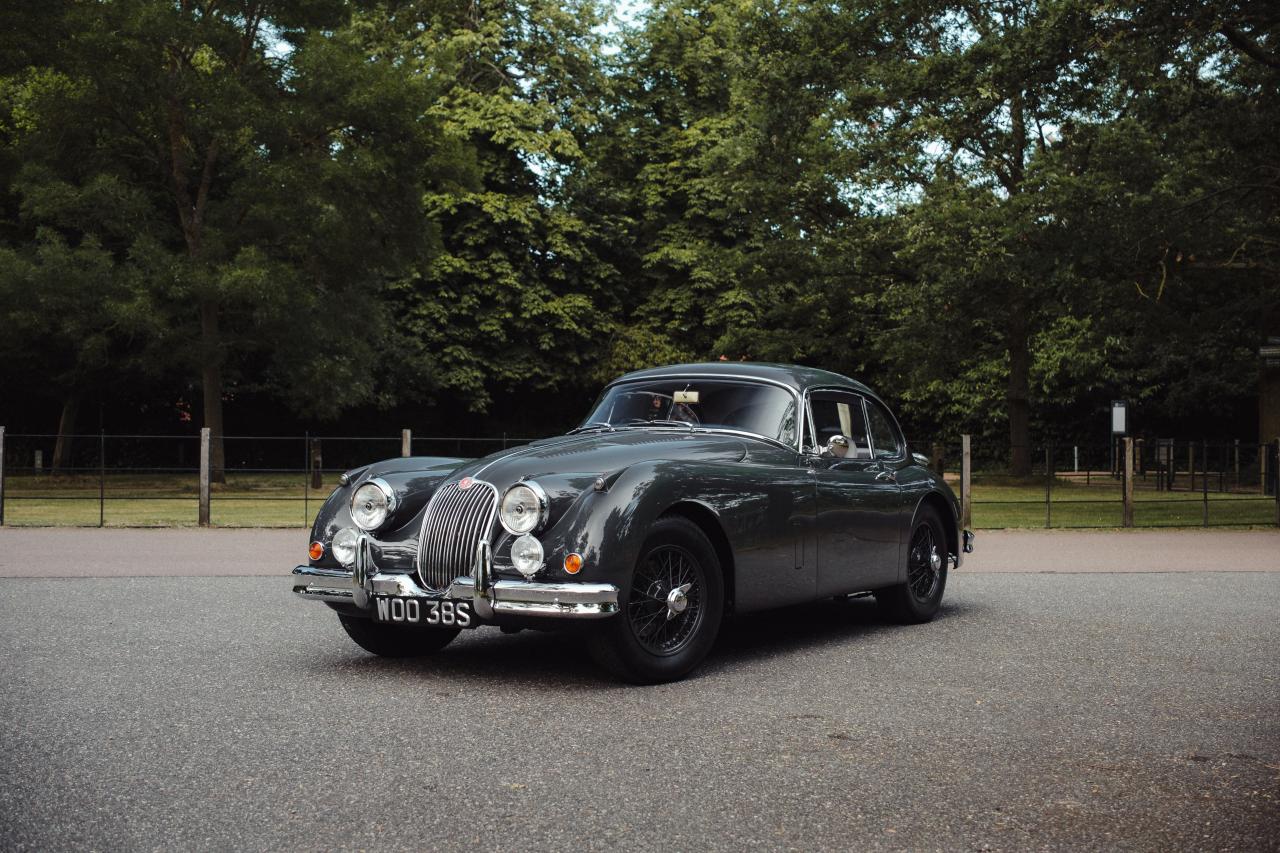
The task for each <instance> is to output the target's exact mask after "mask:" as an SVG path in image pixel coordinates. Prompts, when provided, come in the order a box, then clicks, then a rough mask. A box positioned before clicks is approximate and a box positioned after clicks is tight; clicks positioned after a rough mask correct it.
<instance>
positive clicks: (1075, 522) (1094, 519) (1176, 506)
mask: <svg viewBox="0 0 1280 853" xmlns="http://www.w3.org/2000/svg"><path fill="white" fill-rule="evenodd" d="M336 482H337V475H336V474H332V473H331V474H326V475H325V478H324V484H323V485H322V487H321V488H320V489H318V490H316V489H311V488H309V487H305V486H304V483H303V477H302V475H301V474H300V473H296V474H274V473H268V474H255V473H249V474H237V473H229V474H228V475H227V482H226V483H225V484H215V485H214V487H213V495H212V504H211V507H210V510H211V516H212V521H213V524H214V526H216V527H307V526H309V525H310V524H311V519H312V518H313V517H314V516H315V513H316V511H317V510H318V509H319V508H320V504H321V503H323V501H324V499H325V498H326V497H328V495H329V492H330V491H331V490H332V489H333V487H334V486H335V485H336ZM104 491H105V497H106V500H105V502H104V504H103V510H104V511H103V521H104V523H105V525H106V526H107V527H194V526H195V525H196V523H197V520H198V518H197V514H198V512H199V506H198V502H197V481H196V477H195V475H194V474H181V475H179V474H109V475H107V477H106V481H105V490H104ZM1049 511H1050V520H1051V522H1052V525H1053V527H1119V526H1120V523H1121V518H1120V486H1119V484H1118V483H1115V482H1113V481H1111V480H1109V479H1104V480H1103V482H1102V484H1099V483H1098V482H1097V481H1096V480H1095V481H1094V482H1093V483H1090V484H1089V485H1085V484H1084V483H1079V482H1076V481H1075V480H1074V479H1058V480H1055V481H1054V484H1053V490H1052V494H1051V500H1050V505H1049ZM98 512H99V510H98V479H97V477H95V476H91V475H90V476H52V475H44V476H41V477H35V476H18V477H9V478H8V479H7V480H6V495H5V523H6V524H8V525H12V526H41V527H45V526H88V527H96V526H97V525H98ZM1045 516H1046V508H1045V484H1044V480H1043V478H1041V479H1035V480H1023V481H1016V480H1010V479H1009V478H1006V477H1000V476H991V475H986V476H984V475H976V476H975V478H974V485H973V524H974V527H975V528H978V529H990V528H1002V527H1012V528H1036V527H1040V528H1043V527H1044V526H1045ZM1203 516H1204V496H1203V494H1202V493H1201V492H1199V491H1196V492H1186V491H1181V492H1157V491H1155V490H1154V489H1151V488H1139V489H1137V490H1136V491H1135V493H1134V524H1135V526H1137V527H1165V526H1171V527H1199V526H1200V525H1201V524H1202V522H1203ZM1275 523H1276V503H1275V500H1274V499H1273V498H1263V497H1262V496H1261V495H1259V494H1258V493H1257V492H1256V491H1254V492H1250V493H1244V492H1236V493H1232V492H1226V493H1223V492H1214V491H1211V492H1209V524H1210V525H1211V526H1218V525H1242V526H1244V525H1274V524H1275Z"/></svg>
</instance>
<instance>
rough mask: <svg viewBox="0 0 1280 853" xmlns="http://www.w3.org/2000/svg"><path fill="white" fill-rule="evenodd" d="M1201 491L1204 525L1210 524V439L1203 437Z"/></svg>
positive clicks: (1201, 445) (1201, 444) (1201, 447)
mask: <svg viewBox="0 0 1280 853" xmlns="http://www.w3.org/2000/svg"><path fill="white" fill-rule="evenodd" d="M1200 468H1201V470H1200V492H1201V494H1203V495H1204V497H1203V498H1202V500H1203V501H1204V524H1203V525H1201V526H1202V527H1208V526H1209V441H1208V440H1207V439H1202V440H1201V442H1200Z"/></svg>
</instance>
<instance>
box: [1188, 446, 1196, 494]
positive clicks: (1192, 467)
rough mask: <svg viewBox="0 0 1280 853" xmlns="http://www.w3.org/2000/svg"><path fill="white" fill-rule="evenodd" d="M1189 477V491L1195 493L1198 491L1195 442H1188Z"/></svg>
mask: <svg viewBox="0 0 1280 853" xmlns="http://www.w3.org/2000/svg"><path fill="white" fill-rule="evenodd" d="M1187 476H1188V477H1190V478H1191V482H1190V483H1189V484H1188V486H1187V490H1188V491H1191V492H1194V491H1195V490H1196V443H1195V442H1194V441H1188V442H1187Z"/></svg>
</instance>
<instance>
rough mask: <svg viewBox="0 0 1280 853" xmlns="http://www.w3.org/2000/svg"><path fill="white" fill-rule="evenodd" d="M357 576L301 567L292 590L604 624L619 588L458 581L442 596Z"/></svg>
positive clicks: (411, 580) (402, 578) (398, 581)
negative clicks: (460, 604) (448, 603)
mask: <svg viewBox="0 0 1280 853" xmlns="http://www.w3.org/2000/svg"><path fill="white" fill-rule="evenodd" d="M354 575H355V573H354V572H348V571H343V570H341V569H323V568H318V567H316V566H298V567H297V568H296V569H294V570H293V577H292V578H290V580H291V581H292V587H293V591H294V592H295V593H297V594H298V595H300V596H302V597H303V598H314V599H318V600H320V601H332V602H335V603H343V604H355V605H356V606H358V607H369V606H370V605H371V600H372V598H373V597H374V596H378V595H396V596H402V597H405V598H431V599H438V598H446V599H451V600H454V601H470V602H472V607H473V608H474V610H475V612H476V615H478V616H480V617H481V618H482V619H483V618H486V617H489V616H493V615H500V616H556V617H560V618H562V619H600V618H603V617H605V616H612V615H613V614H614V613H616V612H617V611H618V588H617V587H616V586H614V585H613V584H610V583H533V582H531V581H516V580H499V581H494V582H492V583H485V584H483V586H484V589H483V591H482V592H481V593H480V594H477V590H478V589H479V588H480V587H481V586H482V584H477V583H476V578H475V577H472V576H463V577H460V578H458V579H456V580H455V581H454V582H453V583H452V584H451V585H450V586H449V588H448V589H447V590H445V591H444V593H443V595H440V594H438V593H434V592H429V591H427V590H425V589H423V588H422V587H421V586H420V585H419V584H418V581H417V578H415V577H414V576H413V575H400V574H387V573H378V572H375V573H374V574H371V575H368V576H367V577H366V578H365V580H364V583H363V584H360V585H359V586H357V584H356V582H355V577H354Z"/></svg>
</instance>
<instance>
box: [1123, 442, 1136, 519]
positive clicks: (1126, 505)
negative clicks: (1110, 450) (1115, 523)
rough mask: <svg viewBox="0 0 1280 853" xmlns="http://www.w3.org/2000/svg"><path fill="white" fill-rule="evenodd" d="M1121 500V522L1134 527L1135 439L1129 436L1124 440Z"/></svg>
mask: <svg viewBox="0 0 1280 853" xmlns="http://www.w3.org/2000/svg"><path fill="white" fill-rule="evenodd" d="M1121 501H1122V503H1123V508H1122V510H1121V513H1120V516H1121V524H1122V525H1123V526H1124V527H1133V439H1132V438H1129V437H1126V438H1125V440H1124V491H1123V492H1121Z"/></svg>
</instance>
